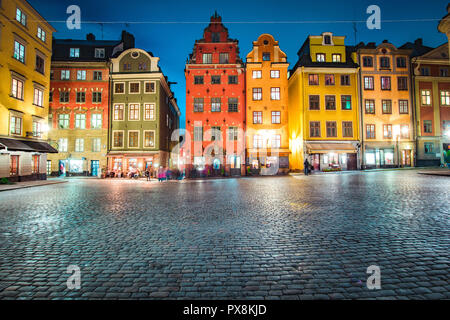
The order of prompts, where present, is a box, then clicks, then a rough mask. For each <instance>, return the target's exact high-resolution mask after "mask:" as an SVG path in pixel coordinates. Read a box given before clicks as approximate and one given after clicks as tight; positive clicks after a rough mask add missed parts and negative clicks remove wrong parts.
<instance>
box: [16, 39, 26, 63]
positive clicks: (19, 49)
mask: <svg viewBox="0 0 450 320" xmlns="http://www.w3.org/2000/svg"><path fill="white" fill-rule="evenodd" d="M14 59H16V60H19V61H20V62H22V63H25V46H24V45H23V44H21V43H20V42H19V41H17V40H16V41H14Z"/></svg>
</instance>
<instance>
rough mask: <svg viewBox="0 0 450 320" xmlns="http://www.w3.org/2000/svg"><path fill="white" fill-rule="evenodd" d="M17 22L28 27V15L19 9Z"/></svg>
mask: <svg viewBox="0 0 450 320" xmlns="http://www.w3.org/2000/svg"><path fill="white" fill-rule="evenodd" d="M16 20H17V21H19V22H20V23H21V24H22V25H24V26H25V27H26V26H27V15H26V14H25V13H23V11H22V10H21V9H19V8H17V10H16Z"/></svg>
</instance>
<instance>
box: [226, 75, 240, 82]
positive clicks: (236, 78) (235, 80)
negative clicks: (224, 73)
mask: <svg viewBox="0 0 450 320" xmlns="http://www.w3.org/2000/svg"><path fill="white" fill-rule="evenodd" d="M228 84H238V77H237V76H228Z"/></svg>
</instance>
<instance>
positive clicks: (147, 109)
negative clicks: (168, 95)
mask: <svg viewBox="0 0 450 320" xmlns="http://www.w3.org/2000/svg"><path fill="white" fill-rule="evenodd" d="M144 120H155V105H154V104H150V103H146V104H145V105H144Z"/></svg>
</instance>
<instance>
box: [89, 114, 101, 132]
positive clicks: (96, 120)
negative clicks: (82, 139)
mask: <svg viewBox="0 0 450 320" xmlns="http://www.w3.org/2000/svg"><path fill="white" fill-rule="evenodd" d="M101 128H102V114H101V113H92V114H91V129H101Z"/></svg>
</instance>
